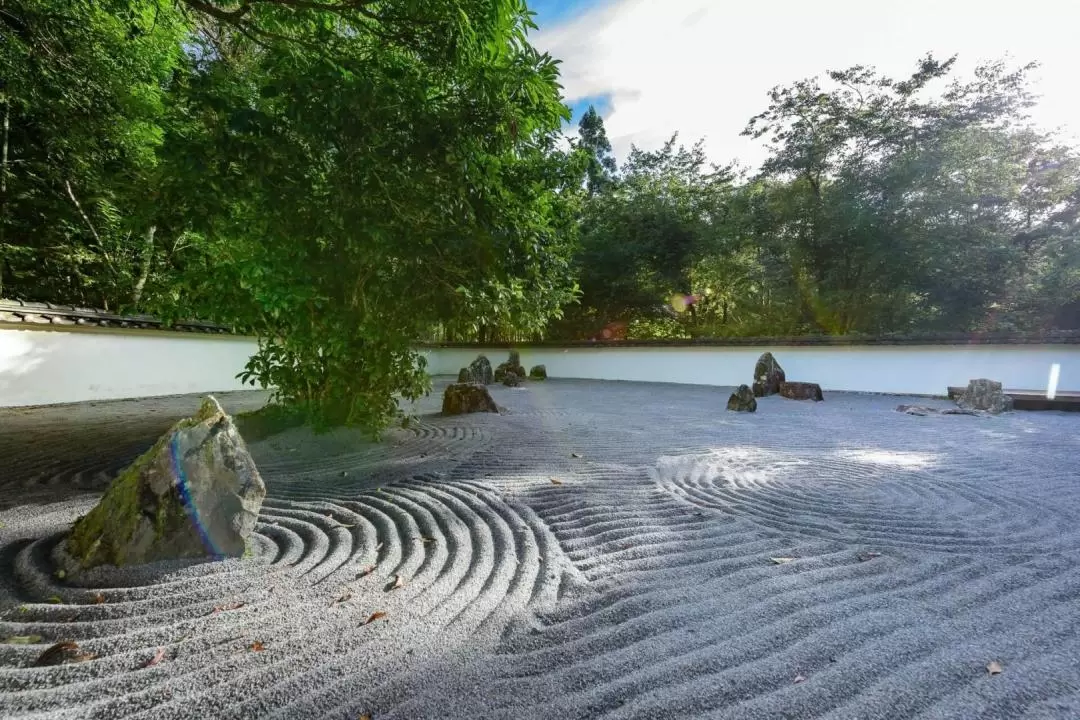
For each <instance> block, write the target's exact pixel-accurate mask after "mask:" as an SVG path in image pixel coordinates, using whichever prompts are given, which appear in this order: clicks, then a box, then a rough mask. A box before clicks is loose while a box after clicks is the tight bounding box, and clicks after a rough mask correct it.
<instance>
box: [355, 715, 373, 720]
mask: <svg viewBox="0 0 1080 720" xmlns="http://www.w3.org/2000/svg"><path fill="white" fill-rule="evenodd" d="M356 720H371V713H364V714H363V715H357V716H356Z"/></svg>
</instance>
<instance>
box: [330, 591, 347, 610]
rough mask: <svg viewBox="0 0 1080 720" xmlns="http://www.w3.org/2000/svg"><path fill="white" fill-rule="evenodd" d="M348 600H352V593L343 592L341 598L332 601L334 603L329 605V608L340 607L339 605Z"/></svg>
mask: <svg viewBox="0 0 1080 720" xmlns="http://www.w3.org/2000/svg"><path fill="white" fill-rule="evenodd" d="M350 598H352V593H351V592H349V591H348V590H346V591H345V592H343V593H342V594H341V597H339V598H337V599H336V600H334V602H332V603H330V607H334V606H335V605H340V604H341V603H343V602H346V601H347V600H349V599H350Z"/></svg>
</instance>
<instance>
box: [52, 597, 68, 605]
mask: <svg viewBox="0 0 1080 720" xmlns="http://www.w3.org/2000/svg"><path fill="white" fill-rule="evenodd" d="M49 602H51V603H52V604H53V605H59V604H60V603H62V602H64V599H63V598H61V597H60V596H59V595H53V596H52V597H51V598H49Z"/></svg>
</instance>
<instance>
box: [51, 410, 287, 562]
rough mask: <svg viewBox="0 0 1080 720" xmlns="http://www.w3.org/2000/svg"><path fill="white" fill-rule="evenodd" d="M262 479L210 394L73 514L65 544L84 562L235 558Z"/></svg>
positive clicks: (255, 510) (262, 492) (255, 511)
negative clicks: (87, 507)
mask: <svg viewBox="0 0 1080 720" xmlns="http://www.w3.org/2000/svg"><path fill="white" fill-rule="evenodd" d="M264 497H266V485H265V484H264V483H263V480H262V478H261V477H260V476H259V471H258V469H256V467H255V462H254V461H253V460H252V459H251V455H249V454H248V451H247V446H246V445H245V444H244V440H243V438H241V437H240V433H239V431H237V429H236V425H235V424H234V423H233V421H232V418H230V417H229V416H228V415H226V414H225V411H224V410H222V409H221V406H220V405H219V404H218V402H217V400H215V399H214V398H213V397H208V398H206V400H204V401H203V404H202V406H201V407H200V408H199V411H198V412H197V413H196V414H195V415H193V416H192V417H190V418H186V419H184V420H181V421H180V422H178V423H176V424H175V425H173V426H172V428H171V429H170V430H169V431H168V432H167V433H165V434H164V435H163V436H162V437H161V438H160V439H159V440H158V441H157V443H156V444H155V445H154V447H152V448H150V450H148V451H147V452H146V453H144V454H143V455H142V456H141V457H139V458H138V459H137V460H136V461H135V462H134V463H132V464H131V465H130V466H129V467H128V468H127V469H126V470H124V472H122V473H121V474H120V476H119V477H117V478H116V479H115V480H114V481H113V482H112V484H111V485H110V486H109V489H108V490H106V491H105V495H104V497H102V498H101V502H99V503H98V504H97V506H96V507H94V509H93V510H91V511H90V512H89V513H87V514H86V515H85V516H84V517H82V518H79V519H78V520H77V521H76V522H75V525H74V526H73V527H72V529H71V534H70V535H69V536H68V539H67V543H66V550H67V554H68V556H69V557H70V558H71V560H72V561H73V562H75V563H77V564H78V565H79V566H80V567H82V568H91V567H95V566H97V565H105V564H110V565H116V566H121V565H136V564H140V563H147V562H153V561H156V560H171V559H179V558H197V557H213V558H219V557H239V556H241V555H243V553H244V547H245V544H244V541H245V539H246V538H247V536H248V535H249V534H250V533H251V531H252V530H253V529H254V527H255V521H256V519H257V518H258V516H259V508H260V507H261V506H262V501H263V498H264Z"/></svg>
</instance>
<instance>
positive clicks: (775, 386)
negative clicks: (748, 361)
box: [753, 352, 787, 397]
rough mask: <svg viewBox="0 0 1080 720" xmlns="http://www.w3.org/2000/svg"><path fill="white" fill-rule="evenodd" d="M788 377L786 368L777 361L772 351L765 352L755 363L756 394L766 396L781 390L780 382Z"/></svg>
mask: <svg viewBox="0 0 1080 720" xmlns="http://www.w3.org/2000/svg"><path fill="white" fill-rule="evenodd" d="M786 379H787V378H786V377H785V376H784V368H782V367H780V363H778V362H777V361H776V358H774V357H773V354H772V353H771V352H765V353H762V354H761V357H759V358H758V361H757V363H756V364H755V365H754V388H753V389H754V395H755V396H757V397H766V396H768V395H775V394H776V393H778V392H780V383H782V382H784V380H786Z"/></svg>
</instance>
